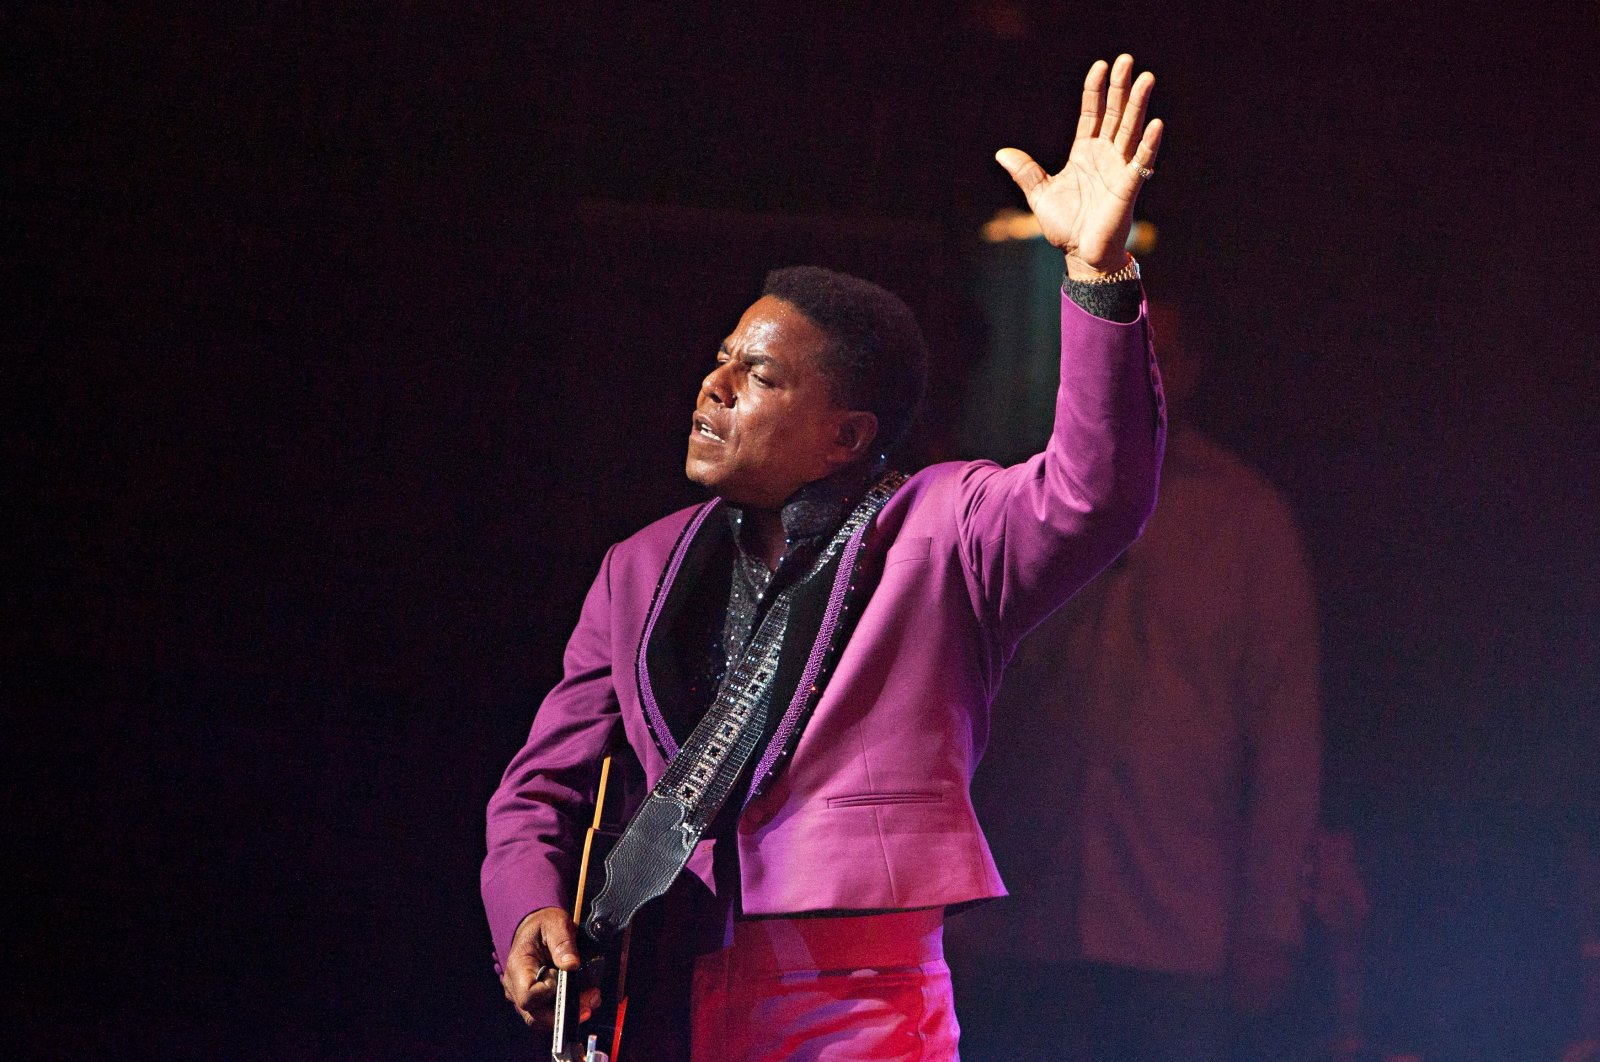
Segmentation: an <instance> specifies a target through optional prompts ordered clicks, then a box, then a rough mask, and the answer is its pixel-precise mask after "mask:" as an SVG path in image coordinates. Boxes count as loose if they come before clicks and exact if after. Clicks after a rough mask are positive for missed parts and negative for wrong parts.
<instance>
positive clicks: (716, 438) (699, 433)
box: [691, 416, 727, 443]
mask: <svg viewBox="0 0 1600 1062" xmlns="http://www.w3.org/2000/svg"><path fill="white" fill-rule="evenodd" d="M691 437H694V438H700V439H708V440H710V441H711V442H715V443H720V442H727V440H726V439H724V438H723V437H722V436H720V435H718V434H717V433H716V432H715V431H713V430H712V429H711V423H710V422H709V421H708V420H706V418H704V417H699V416H697V417H695V418H694V431H693V432H692V433H691Z"/></svg>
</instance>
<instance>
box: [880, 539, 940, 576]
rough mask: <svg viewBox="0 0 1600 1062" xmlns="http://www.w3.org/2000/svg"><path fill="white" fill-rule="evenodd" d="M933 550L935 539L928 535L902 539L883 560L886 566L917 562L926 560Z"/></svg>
mask: <svg viewBox="0 0 1600 1062" xmlns="http://www.w3.org/2000/svg"><path fill="white" fill-rule="evenodd" d="M932 552H933V539H932V538H928V537H925V536H924V537H918V538H908V539H902V540H901V541H899V542H896V543H895V544H894V547H893V548H892V549H890V550H889V554H888V556H886V557H885V558H884V560H883V566H884V567H885V568H893V567H894V566H895V565H896V564H915V563H917V562H918V561H922V562H926V561H927V559H928V556H929V554H931V553H932Z"/></svg>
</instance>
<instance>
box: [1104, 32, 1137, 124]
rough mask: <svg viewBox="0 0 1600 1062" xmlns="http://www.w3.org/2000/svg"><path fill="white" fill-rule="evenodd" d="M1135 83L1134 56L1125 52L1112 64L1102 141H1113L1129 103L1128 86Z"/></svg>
mask: <svg viewBox="0 0 1600 1062" xmlns="http://www.w3.org/2000/svg"><path fill="white" fill-rule="evenodd" d="M1132 83H1133V56H1131V55H1129V54H1128V53H1127V52H1123V53H1122V54H1121V55H1119V56H1117V61H1116V62H1114V63H1112V64H1111V88H1110V89H1109V90H1108V91H1107V92H1106V116H1105V117H1104V118H1102V119H1101V120H1100V134H1099V136H1100V139H1101V140H1112V139H1114V138H1115V137H1116V135H1117V130H1118V129H1119V128H1120V127H1121V124H1122V111H1123V108H1124V107H1125V106H1126V105H1127V102H1128V86H1129V85H1130V84H1132Z"/></svg>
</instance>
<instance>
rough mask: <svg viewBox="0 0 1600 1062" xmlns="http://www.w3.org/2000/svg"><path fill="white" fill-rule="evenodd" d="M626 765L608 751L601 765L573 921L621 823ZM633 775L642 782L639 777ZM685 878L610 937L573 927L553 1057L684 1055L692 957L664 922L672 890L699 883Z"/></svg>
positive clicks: (638, 1059) (605, 1060)
mask: <svg viewBox="0 0 1600 1062" xmlns="http://www.w3.org/2000/svg"><path fill="white" fill-rule="evenodd" d="M626 766H627V765H626V764H624V763H623V762H621V761H620V760H619V761H617V762H613V758H612V757H610V756H607V757H606V759H605V761H604V762H603V763H602V764H601V766H600V784H599V787H598V789H597V791H596V794H595V812H594V820H593V822H592V823H591V824H590V826H589V829H588V831H587V833H586V834H585V835H584V842H583V863H582V866H581V869H580V870H579V873H578V891H577V898H576V902H575V904H574V911H573V922H574V924H576V925H578V926H579V927H582V925H583V918H582V916H583V915H584V914H585V913H586V912H585V903H586V902H587V898H590V897H593V896H596V895H598V894H599V892H600V887H601V885H602V884H603V883H604V875H605V859H606V855H607V853H609V852H610V851H611V846H612V845H613V844H615V843H616V839H617V838H618V837H619V836H621V833H622V829H623V827H624V826H625V825H626V824H627V823H626V814H625V812H626V806H627V801H626V800H625V799H624V792H623V790H624V788H625V787H624V786H623V785H622V784H621V783H622V781H623V779H622V778H621V777H619V776H620V775H622V774H623V773H624V771H625V767H626ZM632 781H635V782H638V783H639V784H640V785H642V777H641V778H639V779H632ZM684 878H685V879H687V880H685V881H683V882H680V883H679V884H680V885H681V886H683V887H682V888H680V887H679V885H675V886H674V889H673V890H672V892H669V894H668V896H666V897H663V898H662V899H661V900H660V901H657V902H653V903H649V904H646V905H645V906H644V907H643V908H642V909H641V910H640V911H639V913H638V915H636V916H635V918H634V920H633V923H632V924H631V925H629V926H628V928H627V929H625V930H623V932H622V933H621V934H619V935H618V936H617V937H616V938H614V939H612V940H610V941H597V940H595V939H593V938H592V937H590V936H589V934H588V933H586V932H585V931H584V930H583V929H582V928H580V929H579V930H578V952H579V954H580V955H581V956H582V957H583V966H582V967H581V968H580V969H579V970H578V971H577V972H575V973H571V974H568V973H565V972H562V971H558V972H557V973H556V1000H555V1003H556V1011H555V1027H554V1029H553V1031H552V1039H551V1058H552V1059H554V1060H555V1062H680V1060H681V1062H688V1058H689V1021H688V1015H689V971H690V969H692V967H693V960H692V959H687V958H685V957H684V955H683V954H682V953H681V952H682V949H681V948H679V947H676V946H673V944H672V942H673V941H674V940H676V939H678V934H676V933H674V932H672V931H671V930H672V928H673V927H672V925H671V923H672V922H674V921H678V920H681V918H682V912H683V908H684V904H682V903H678V902H674V901H675V899H676V897H677V896H678V895H680V894H682V893H683V892H685V891H687V890H690V889H693V888H694V887H695V886H697V884H698V883H697V882H696V880H695V879H694V876H693V875H684ZM674 912H676V914H675V913H674ZM586 994H587V995H588V996H589V997H590V998H591V999H593V998H594V996H595V995H596V994H598V998H599V1001H598V1002H597V1003H594V1004H593V1006H592V1012H591V1014H590V1016H589V1019H588V1020H587V1021H582V1020H580V1019H581V1004H582V1000H583V998H584V996H585V995H586ZM591 1039H592V1040H593V1045H592V1050H593V1052H594V1053H592V1054H591V1044H590V1041H591Z"/></svg>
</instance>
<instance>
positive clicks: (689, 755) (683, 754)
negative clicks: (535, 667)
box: [583, 472, 906, 941]
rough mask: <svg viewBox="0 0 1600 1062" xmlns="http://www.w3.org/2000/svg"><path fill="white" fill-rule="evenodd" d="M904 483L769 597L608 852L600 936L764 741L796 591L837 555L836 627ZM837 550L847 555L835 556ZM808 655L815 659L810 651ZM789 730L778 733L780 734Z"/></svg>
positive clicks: (664, 879) (683, 848)
mask: <svg viewBox="0 0 1600 1062" xmlns="http://www.w3.org/2000/svg"><path fill="white" fill-rule="evenodd" d="M905 481H906V477H905V476H904V475H903V474H901V473H898V472H891V473H889V474H887V475H885V476H883V477H882V478H881V479H879V480H878V481H877V482H876V483H874V484H873V485H872V486H871V487H870V488H868V490H867V492H866V494H865V495H864V496H863V497H862V499H861V501H860V502H858V503H857V504H856V507H855V508H854V509H852V510H851V511H850V514H849V515H848V516H846V517H845V520H844V523H843V524H841V525H840V527H839V530H838V531H837V532H835V534H834V536H833V538H832V539H831V540H830V541H829V542H828V544H827V545H826V546H825V547H823V549H822V551H821V552H820V553H818V555H817V558H816V560H815V561H813V562H812V564H811V566H810V568H808V569H807V571H806V574H805V575H804V576H802V577H801V578H800V579H798V580H796V581H795V582H794V583H792V584H791V585H790V586H789V587H788V588H786V589H784V590H783V591H781V592H780V593H779V594H778V596H777V597H776V598H774V599H773V602H772V605H771V606H770V607H769V608H768V610H767V614H766V616H765V617H764V618H763V619H762V621H761V623H760V625H759V626H758V627H757V628H756V632H755V635H754V636H753V637H752V638H751V639H750V643H749V645H748V646H747V647H746V648H745V651H744V653H743V654H742V655H741V656H740V657H739V659H738V660H737V661H736V662H735V663H734V664H733V666H732V667H730V668H729V669H728V673H727V676H726V677H725V678H724V679H723V680H722V684H721V685H720V686H719V687H718V689H717V694H716V697H715V698H714V699H713V700H712V702H711V707H710V708H708V709H706V713H705V715H704V716H702V717H701V719H700V722H699V723H698V724H697V725H696V726H695V728H694V731H693V733H691V734H690V735H689V738H688V740H687V741H685V742H684V744H683V747H682V749H680V750H679V752H678V754H677V755H676V756H674V757H673V758H672V762H671V763H669V764H668V765H667V770H666V773H665V774H663V775H662V776H661V779H660V781H658V782H657V783H656V784H655V787H654V788H653V789H651V791H650V795H649V796H647V797H646V798H645V800H644V803H643V804H641V805H640V806H639V810H638V811H636V812H635V813H634V816H633V818H632V819H631V820H630V821H629V822H628V825H627V826H626V827H625V828H624V829H623V831H622V836H621V837H619V838H618V839H617V843H616V844H615V845H614V846H613V847H612V849H611V852H610V854H609V855H607V856H606V860H605V868H606V872H605V884H604V885H603V886H602V887H601V889H600V892H599V894H598V895H596V896H595V898H594V900H593V902H592V903H591V904H590V905H589V911H588V913H587V916H586V917H585V919H584V924H583V928H584V930H585V931H586V932H587V933H588V934H589V935H590V936H591V937H593V938H594V939H595V940H597V941H606V940H609V939H610V938H612V937H613V936H615V935H616V934H617V933H620V932H621V931H622V930H623V929H624V928H625V927H626V926H627V925H628V923H629V922H630V921H632V919H633V916H634V914H635V913H637V912H638V910H639V908H640V907H642V906H644V904H646V903H647V902H649V901H650V900H653V899H655V898H656V897H657V896H660V895H662V894H663V893H665V892H666V891H667V889H668V888H669V887H670V886H671V885H672V883H673V881H674V880H676V878H677V876H678V875H679V873H681V872H682V871H683V868H684V865H685V864H686V863H688V861H689V856H690V854H691V853H693V852H694V847H695V845H696V844H698V843H699V842H700V839H701V837H702V836H704V834H705V831H706V829H707V827H708V826H709V825H710V824H711V822H712V821H713V820H714V819H716V817H717V812H718V811H720V810H721V809H722V806H723V804H724V803H725V802H726V801H727V799H728V797H729V795H730V794H731V793H732V792H733V789H734V785H735V784H736V783H737V781H738V779H739V777H740V775H741V774H742V773H743V771H744V768H745V765H746V764H748V763H749V762H750V757H751V756H752V755H753V754H754V753H755V750H756V746H757V744H758V743H759V742H760V740H761V735H762V733H763V732H764V729H765V725H766V719H767V714H768V712H769V711H770V710H771V702H772V697H773V691H774V686H775V682H774V680H775V679H776V677H777V675H778V672H779V661H780V657H781V655H782V651H783V648H784V635H785V633H786V632H787V630H788V626H789V616H790V613H791V610H792V608H793V605H794V599H795V596H796V594H797V593H799V592H800V591H801V590H802V589H803V588H805V587H807V586H808V585H809V584H810V583H812V582H813V581H814V580H816V579H817V578H818V577H819V576H820V575H821V574H822V573H823V572H824V571H825V570H826V569H827V568H828V567H829V566H830V565H831V564H832V562H833V561H834V559H835V558H839V559H840V564H839V570H838V572H837V573H836V574H835V576H834V583H835V585H834V593H833V594H832V595H831V596H830V601H829V610H830V612H831V613H832V618H833V620H834V621H835V623H834V624H830V625H829V630H828V631H826V632H825V633H823V634H822V635H821V637H822V638H827V637H831V636H833V635H835V634H837V632H838V630H839V628H838V626H837V624H836V621H837V619H838V615H837V613H838V611H839V606H840V604H841V603H842V601H843V595H844V591H845V590H846V589H847V588H848V587H849V586H850V584H851V581H852V580H853V578H854V574H855V573H854V569H855V566H856V564H857V563H858V561H859V557H860V551H859V547H860V542H861V538H862V536H863V535H864V534H865V532H866V528H867V525H868V524H869V523H870V522H871V521H872V518H873V517H874V516H876V515H877V514H878V512H879V511H880V510H881V509H882V508H883V506H884V504H885V503H887V502H888V500H889V499H890V498H891V497H892V496H893V495H894V492H895V491H896V490H898V489H899V488H900V485H901V484H902V483H904V482H905ZM841 551H843V552H844V554H845V556H844V557H840V553H841ZM812 656H813V660H815V659H817V654H816V653H815V651H813V654H812ZM812 671H814V669H813V668H807V673H808V675H809V677H805V678H803V679H802V682H801V684H800V687H799V688H798V689H797V690H796V692H795V700H796V702H799V701H800V700H801V699H802V698H808V697H809V698H814V697H815V696H816V695H817V694H818V693H819V692H820V687H819V684H818V683H817V681H816V676H815V675H814V674H810V673H811V672H812ZM794 707H795V706H793V705H791V712H790V713H789V715H788V717H786V718H793V717H795V716H796V713H795V712H794V711H793V708H794ZM781 730H782V728H780V731H781ZM787 736H788V735H786V734H782V733H781V732H780V735H779V738H778V740H783V739H785V738H787ZM763 763H764V764H765V758H764V759H763Z"/></svg>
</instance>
